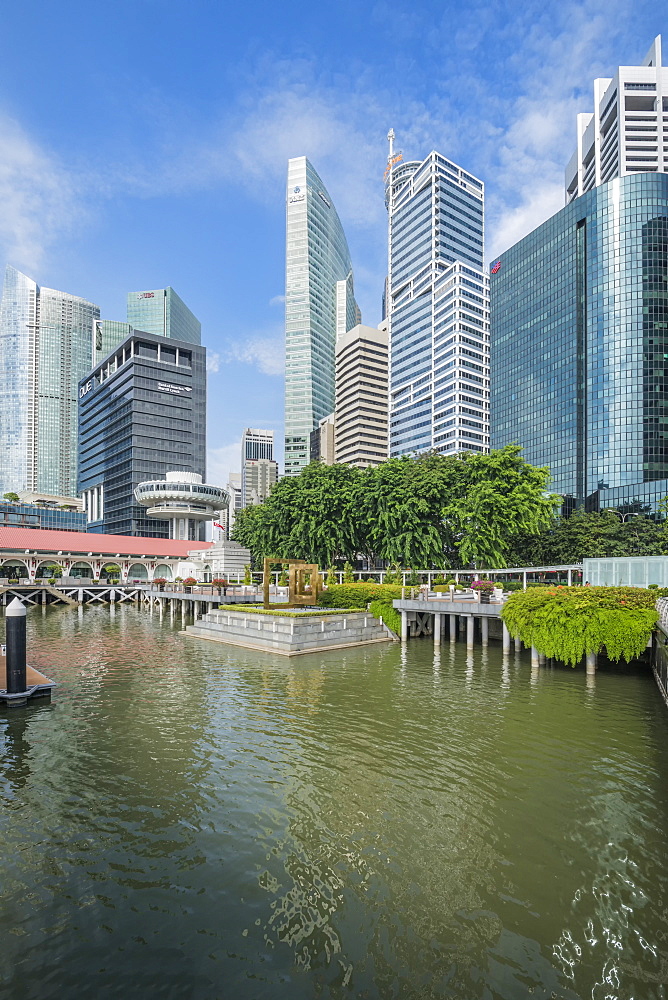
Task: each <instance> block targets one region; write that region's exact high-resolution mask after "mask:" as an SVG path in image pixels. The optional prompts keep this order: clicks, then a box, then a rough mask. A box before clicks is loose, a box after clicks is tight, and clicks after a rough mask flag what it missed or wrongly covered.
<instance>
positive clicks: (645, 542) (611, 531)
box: [511, 509, 668, 566]
mask: <svg viewBox="0 0 668 1000" xmlns="http://www.w3.org/2000/svg"><path fill="white" fill-rule="evenodd" d="M667 542H668V539H667V538H666V522H664V523H663V524H661V523H657V521H655V520H653V519H652V518H651V517H647V516H646V515H644V514H633V515H632V516H630V517H627V518H626V520H624V521H623V520H622V519H621V518H620V516H619V514H617V513H616V511H614V510H602V511H601V512H600V513H599V512H589V511H585V510H582V509H578V510H575V511H574V512H573V513H572V514H571V516H570V517H567V518H566V517H563V518H562V517H560V518H558V519H557V520H556V521H555V522H554V524H553V525H551V526H550V527H549V528H548V529H547V530H544V531H542V532H540V533H539V534H537V535H536V534H534V535H531V536H525V537H522V536H518V537H517V539H516V541H515V543H514V545H513V551H512V554H511V559H512V561H513V563H514V565H515V566H551V565H559V564H562V565H563V564H564V563H576V562H580V561H581V560H582V559H606V558H614V557H624V556H652V555H659V554H660V553H661V552H663V551H664V550H665V548H666V544H667Z"/></svg>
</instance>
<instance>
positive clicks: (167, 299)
mask: <svg viewBox="0 0 668 1000" xmlns="http://www.w3.org/2000/svg"><path fill="white" fill-rule="evenodd" d="M128 323H129V324H130V326H132V327H134V329H135V330H145V331H146V333H152V334H153V335H154V336H155V337H169V338H171V339H173V340H182V341H184V342H185V343H188V344H196V345H197V346H199V345H200V344H201V343H202V324H201V323H200V321H199V320H198V319H197V317H196V316H194V315H193V313H191V311H190V309H188V306H187V305H186V304H185V302H184V301H183V299H181V298H180V297H179V296H178V295H177V294H176V292H175V291H174V289H173V288H170V287H167V288H154V289H152V290H151V291H147V292H128Z"/></svg>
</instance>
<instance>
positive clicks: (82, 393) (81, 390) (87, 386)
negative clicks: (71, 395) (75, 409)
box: [79, 378, 93, 399]
mask: <svg viewBox="0 0 668 1000" xmlns="http://www.w3.org/2000/svg"><path fill="white" fill-rule="evenodd" d="M92 388H93V380H92V378H89V379H88V381H87V382H85V383H84V385H80V386H79V399H82V398H83V396H85V395H87V393H89V392H90V391H91V389H92Z"/></svg>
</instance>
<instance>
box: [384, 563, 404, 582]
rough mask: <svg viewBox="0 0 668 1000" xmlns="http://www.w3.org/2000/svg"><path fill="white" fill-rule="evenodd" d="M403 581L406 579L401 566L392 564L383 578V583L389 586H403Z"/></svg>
mask: <svg viewBox="0 0 668 1000" xmlns="http://www.w3.org/2000/svg"><path fill="white" fill-rule="evenodd" d="M403 579H404V574H403V572H402V569H401V566H400V565H399V563H392V564H391V565H390V566H388V567H387V569H386V570H385V576H384V578H383V583H387V584H390V583H398V584H400V585H401V584H402V583H403Z"/></svg>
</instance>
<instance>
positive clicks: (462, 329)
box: [384, 130, 489, 457]
mask: <svg viewBox="0 0 668 1000" xmlns="http://www.w3.org/2000/svg"><path fill="white" fill-rule="evenodd" d="M394 138H395V136H394V130H390V132H389V134H388V140H389V143H390V151H389V156H388V163H387V168H386V171H385V204H386V206H387V212H388V278H387V282H386V285H385V295H384V304H385V315H386V319H387V322H388V329H389V350H390V417H389V423H390V441H389V449H390V457H394V456H397V455H402V454H406V453H416V452H421V451H428V450H431V449H434V450H436V451H439V452H442V453H454V452H457V451H478V452H485V451H487V450H488V448H489V278H488V276H487V275H486V274H485V273H484V272H483V248H484V188H483V184H482V182H481V181H479V180H478V179H477V178H476V177H473V176H472V175H471V174H469V173H467V171H465V170H463V169H462V168H461V167H458V166H457V165H456V164H455V163H452V162H451V161H450V160H448V159H446V157H445V156H442V155H441V154H440V153H436V152H432V153H430V154H429V156H427V157H426V159H424V160H422V161H419V160H412V161H409V162H402V154H401V153H395V150H394Z"/></svg>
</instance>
